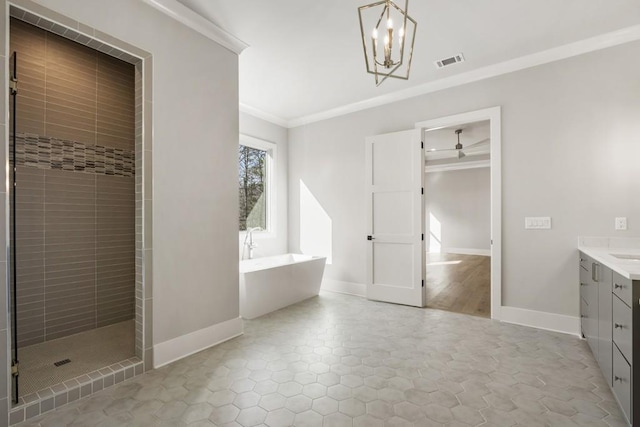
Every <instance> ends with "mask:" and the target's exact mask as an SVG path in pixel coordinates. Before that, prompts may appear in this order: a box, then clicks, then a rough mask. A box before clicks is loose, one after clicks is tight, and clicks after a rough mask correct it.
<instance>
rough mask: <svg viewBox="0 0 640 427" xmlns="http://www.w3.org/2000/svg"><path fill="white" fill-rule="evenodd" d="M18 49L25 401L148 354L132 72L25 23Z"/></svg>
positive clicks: (20, 384) (14, 247)
mask: <svg viewBox="0 0 640 427" xmlns="http://www.w3.org/2000/svg"><path fill="white" fill-rule="evenodd" d="M10 49H11V52H15V53H14V56H13V57H12V71H13V72H14V73H13V75H12V76H13V77H17V79H14V80H17V87H15V89H16V93H15V95H13V96H12V101H11V112H12V117H11V119H12V121H13V123H14V125H13V126H12V127H11V129H10V136H11V140H10V147H11V148H10V151H11V153H10V162H11V167H12V169H13V170H12V172H13V173H12V174H11V176H10V178H11V179H10V180H11V181H13V182H15V186H10V187H11V192H12V194H11V209H10V224H11V227H10V231H11V238H10V246H11V248H10V249H11V251H10V260H11V264H12V266H13V267H12V270H11V273H12V274H11V275H10V277H11V279H12V281H13V282H14V283H12V286H11V294H10V297H11V298H10V302H11V304H10V305H11V317H12V333H13V339H12V353H13V354H12V358H13V365H14V371H15V372H16V373H17V375H15V376H14V390H13V397H14V399H16V398H17V397H18V396H25V395H30V394H33V393H34V392H37V391H39V390H41V389H44V388H47V387H52V386H53V387H55V384H61V383H63V382H65V381H68V380H72V379H73V378H78V377H80V376H82V375H83V374H87V373H89V372H93V371H97V370H99V369H102V368H106V367H108V366H110V365H113V364H116V363H118V362H120V361H123V360H127V359H129V358H132V357H134V356H135V354H136V347H135V346H136V342H135V314H136V310H135V280H136V277H135V274H136V270H135V269H136V266H135V250H136V243H135V242H136V240H135V239H136V237H135V232H136V231H135V216H136V215H135V209H136V207H135V201H136V195H135V182H134V180H135V176H134V175H135V155H134V153H135V128H136V125H135V113H136V107H135V105H136V101H135V96H136V94H135V90H136V84H135V68H134V66H133V65H132V64H130V63H127V62H124V61H121V60H119V59H116V58H114V57H111V56H109V55H106V54H104V53H101V52H98V51H96V50H93V49H91V48H89V47H87V46H84V45H81V44H79V43H75V42H74V41H71V40H68V39H66V38H64V37H61V36H59V35H56V34H53V33H52V32H49V31H46V30H45V29H42V28H38V27H36V26H33V25H31V24H30V23H28V22H23V21H21V20H18V19H15V18H12V19H11V23H10ZM13 67H15V68H13ZM13 182H11V183H10V184H13ZM105 385H106V384H105ZM54 391H55V389H54Z"/></svg>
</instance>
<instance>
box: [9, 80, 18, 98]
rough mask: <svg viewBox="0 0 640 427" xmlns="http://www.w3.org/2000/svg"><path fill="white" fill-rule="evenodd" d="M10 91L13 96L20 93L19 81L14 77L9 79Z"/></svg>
mask: <svg viewBox="0 0 640 427" xmlns="http://www.w3.org/2000/svg"><path fill="white" fill-rule="evenodd" d="M9 90H10V91H11V95H14V94H16V93H18V79H16V78H13V77H12V78H10V79H9Z"/></svg>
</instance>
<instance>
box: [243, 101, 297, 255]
mask: <svg viewBox="0 0 640 427" xmlns="http://www.w3.org/2000/svg"><path fill="white" fill-rule="evenodd" d="M240 133H241V134H243V135H247V136H252V137H254V138H258V139H262V140H265V141H269V142H273V143H275V144H276V146H277V151H278V154H277V160H276V163H277V164H276V173H275V175H276V177H275V181H274V183H275V186H276V200H275V206H274V207H273V208H274V210H273V211H272V212H273V213H274V214H275V223H274V226H275V227H274V230H273V232H272V233H266V234H265V233H254V241H255V242H256V243H257V244H258V247H257V248H256V249H255V250H254V256H255V257H263V256H269V255H278V254H284V253H287V248H288V240H287V231H288V230H287V217H288V211H287V198H288V192H287V184H288V181H287V178H288V175H287V170H288V168H289V164H288V163H289V162H288V144H287V138H288V132H287V129H286V128H283V127H281V126H278V125H275V124H273V123H270V122H267V121H265V120H262V119H259V118H257V117H254V116H252V115H249V114H246V113H240ZM245 236H246V233H243V232H241V233H240V234H239V238H238V239H239V240H238V250H239V256H242V245H243V243H244V239H245Z"/></svg>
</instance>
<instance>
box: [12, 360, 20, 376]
mask: <svg viewBox="0 0 640 427" xmlns="http://www.w3.org/2000/svg"><path fill="white" fill-rule="evenodd" d="M19 368H20V363H19V362H18V361H17V360H16V361H13V362H11V375H12V376H14V377H17V376H18V375H20V369H19Z"/></svg>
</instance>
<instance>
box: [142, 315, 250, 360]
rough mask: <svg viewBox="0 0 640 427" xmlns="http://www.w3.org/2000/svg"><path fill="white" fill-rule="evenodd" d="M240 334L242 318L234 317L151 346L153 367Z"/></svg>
mask: <svg viewBox="0 0 640 427" xmlns="http://www.w3.org/2000/svg"><path fill="white" fill-rule="evenodd" d="M240 335H242V319H241V318H240V317H236V318H235V319H230V320H227V321H225V322H222V323H218V324H215V325H213V326H209V327H207V328H204V329H200V330H198V331H195V332H191V333H189V334H186V335H182V336H179V337H177V338H173V339H170V340H168V341H165V342H162V343H160V344H156V345H154V346H153V367H154V368H159V367H161V366H164V365H167V364H169V363H171V362H175V361H176V360H179V359H182V358H184V357H187V356H190V355H192V354H194V353H197V352H199V351H202V350H204V349H206V348H209V347H213V346H214V345H217V344H220V343H223V342H225V341H228V340H230V339H232V338H235V337H237V336H240Z"/></svg>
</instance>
